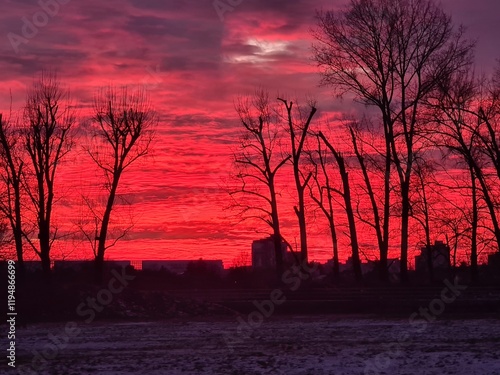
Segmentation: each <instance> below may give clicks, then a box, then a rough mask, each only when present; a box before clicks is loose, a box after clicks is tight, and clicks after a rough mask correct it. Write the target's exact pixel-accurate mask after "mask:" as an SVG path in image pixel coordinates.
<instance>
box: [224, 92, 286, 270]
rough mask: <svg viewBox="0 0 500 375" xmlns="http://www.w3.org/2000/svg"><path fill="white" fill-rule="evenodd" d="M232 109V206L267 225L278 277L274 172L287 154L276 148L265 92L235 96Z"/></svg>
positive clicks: (275, 122) (274, 125)
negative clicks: (236, 135)
mask: <svg viewBox="0 0 500 375" xmlns="http://www.w3.org/2000/svg"><path fill="white" fill-rule="evenodd" d="M235 109H236V112H237V114H238V117H239V120H240V121H241V124H242V126H243V132H242V136H241V142H240V146H239V149H238V150H237V151H236V152H235V154H234V163H235V168H236V174H235V179H236V181H237V182H238V183H239V186H238V187H237V188H236V189H232V190H231V191H230V195H231V196H232V197H233V198H234V204H233V206H234V207H236V208H238V209H239V214H240V215H241V216H242V218H243V219H251V218H253V219H257V220H261V221H263V222H264V223H266V225H268V226H269V227H270V228H271V230H272V236H273V241H274V252H275V260H276V271H277V274H278V277H281V275H282V273H283V254H282V234H281V228H280V217H279V213H278V200H277V197H278V191H277V187H276V174H277V173H278V171H279V170H280V169H281V168H282V167H283V166H284V165H285V164H286V163H287V162H288V161H289V160H290V158H291V156H282V155H281V154H280V152H279V151H280V150H279V147H280V141H281V137H282V134H281V129H280V123H279V120H278V119H277V117H276V115H275V110H274V109H273V106H272V105H271V103H270V100H269V93H267V92H266V91H263V90H258V91H256V93H255V94H254V95H253V96H252V97H242V98H239V99H238V100H237V102H236V105H235Z"/></svg>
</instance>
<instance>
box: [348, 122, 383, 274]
mask: <svg viewBox="0 0 500 375" xmlns="http://www.w3.org/2000/svg"><path fill="white" fill-rule="evenodd" d="M359 125H360V124H359V123H352V124H351V125H350V126H349V134H350V136H351V143H352V147H353V150H354V153H355V155H356V158H357V160H358V163H359V166H360V169H361V172H362V175H363V185H364V186H363V188H362V190H363V191H364V193H365V194H366V195H368V198H369V200H370V206H371V212H372V217H371V218H370V219H366V218H364V217H363V216H362V215H359V218H360V219H361V221H362V222H364V223H365V224H367V225H369V226H370V227H372V228H373V229H374V230H375V234H376V237H377V244H378V248H379V278H380V280H381V281H383V282H386V281H388V280H389V269H388V263H387V260H388V253H389V229H390V226H389V224H390V211H391V188H392V186H391V178H390V176H391V157H390V149H389V148H387V147H386V149H385V152H380V151H379V150H377V149H375V148H374V147H373V144H374V143H375V144H376V142H373V139H370V140H368V141H365V140H363V138H362V135H361V131H360V129H359V127H360V126H359ZM372 135H373V134H372ZM368 143H369V144H370V147H371V148H372V149H373V150H372V151H373V152H374V153H375V157H370V155H368V154H367V152H365V150H364V147H363V146H364V145H366V144H368ZM385 144H386V146H387V140H385ZM380 154H381V157H382V160H383V162H382V165H381V166H379V165H378V164H379V163H378V161H376V160H374V159H376V157H377V156H379V155H380ZM369 165H376V166H377V169H380V170H381V171H382V175H383V181H384V183H383V197H382V203H379V201H378V200H377V196H376V192H375V187H374V182H373V181H372V180H373V177H372V176H373V174H370V170H369ZM380 205H382V208H380Z"/></svg>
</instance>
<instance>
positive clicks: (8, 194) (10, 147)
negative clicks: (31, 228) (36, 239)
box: [0, 113, 24, 275]
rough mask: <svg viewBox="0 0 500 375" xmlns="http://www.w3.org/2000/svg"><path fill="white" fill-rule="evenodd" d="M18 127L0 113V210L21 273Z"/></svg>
mask: <svg viewBox="0 0 500 375" xmlns="http://www.w3.org/2000/svg"><path fill="white" fill-rule="evenodd" d="M18 130H19V129H15V128H14V127H13V126H12V124H11V123H10V121H8V120H4V118H3V114H2V113H0V165H1V168H2V172H3V173H2V181H1V182H2V191H3V193H4V194H3V195H4V196H3V197H2V198H1V202H0V211H1V212H2V214H3V215H4V216H5V217H6V219H7V221H8V224H9V226H10V229H11V231H12V235H13V238H14V243H15V246H16V255H17V264H18V267H19V272H20V274H21V275H23V274H24V259H23V233H24V232H23V221H22V216H21V190H22V178H23V167H24V162H23V160H22V156H21V152H22V149H21V147H20V146H22V145H21V142H19V136H20V134H19V131H18Z"/></svg>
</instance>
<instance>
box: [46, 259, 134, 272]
mask: <svg viewBox="0 0 500 375" xmlns="http://www.w3.org/2000/svg"><path fill="white" fill-rule="evenodd" d="M94 265H95V262H94V261H93V260H55V261H54V267H53V268H54V271H77V272H80V271H84V270H87V271H88V270H93V269H94ZM103 265H104V269H106V270H110V269H113V268H126V267H129V266H130V260H105V261H104V264H103Z"/></svg>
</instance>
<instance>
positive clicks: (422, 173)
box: [410, 152, 438, 283]
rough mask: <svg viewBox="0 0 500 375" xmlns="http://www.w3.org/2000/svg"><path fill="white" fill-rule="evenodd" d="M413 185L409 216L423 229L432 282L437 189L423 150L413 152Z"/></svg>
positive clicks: (431, 169)
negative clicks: (433, 229) (432, 236)
mask: <svg viewBox="0 0 500 375" xmlns="http://www.w3.org/2000/svg"><path fill="white" fill-rule="evenodd" d="M413 179H414V186H415V188H414V189H413V190H412V194H411V195H410V208H411V209H410V216H411V218H412V219H413V220H415V221H416V222H417V223H418V224H419V226H420V227H421V228H422V229H423V231H424V241H423V242H424V246H425V247H426V248H427V268H428V270H429V280H430V282H431V283H433V282H434V261H433V255H434V254H432V239H431V235H432V224H433V219H434V210H435V209H436V208H437V207H436V206H438V200H437V199H438V198H437V196H436V195H435V194H433V193H432V192H433V191H436V190H437V184H435V183H434V182H435V166H434V164H433V163H432V161H431V159H430V158H428V157H426V156H425V154H424V153H423V152H419V153H416V154H415V165H414V174H413Z"/></svg>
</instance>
